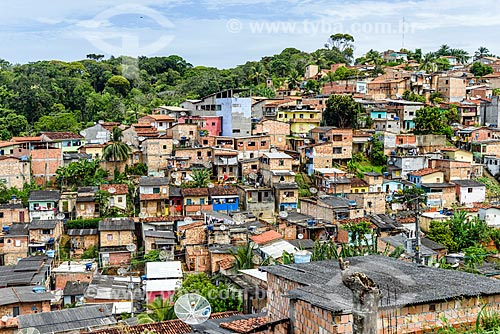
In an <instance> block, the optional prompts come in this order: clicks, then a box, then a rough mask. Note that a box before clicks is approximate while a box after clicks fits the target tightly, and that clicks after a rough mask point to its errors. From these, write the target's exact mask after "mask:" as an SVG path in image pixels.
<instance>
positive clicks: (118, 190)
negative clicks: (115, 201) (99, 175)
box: [99, 184, 128, 195]
mask: <svg viewBox="0 0 500 334" xmlns="http://www.w3.org/2000/svg"><path fill="white" fill-rule="evenodd" d="M99 188H100V190H103V191H107V192H109V189H111V188H114V189H115V192H114V193H113V195H126V194H128V185H126V184H101V186H100V187H99Z"/></svg>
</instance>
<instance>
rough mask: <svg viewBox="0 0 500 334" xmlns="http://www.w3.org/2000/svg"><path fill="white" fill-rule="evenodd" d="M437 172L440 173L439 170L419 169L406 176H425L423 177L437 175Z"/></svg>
mask: <svg viewBox="0 0 500 334" xmlns="http://www.w3.org/2000/svg"><path fill="white" fill-rule="evenodd" d="M437 172H440V170H439V169H434V168H423V169H419V170H416V171H414V172H411V173H408V174H409V175H413V176H425V175H429V174H432V173H437Z"/></svg>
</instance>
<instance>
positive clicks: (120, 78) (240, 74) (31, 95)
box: [0, 34, 354, 140]
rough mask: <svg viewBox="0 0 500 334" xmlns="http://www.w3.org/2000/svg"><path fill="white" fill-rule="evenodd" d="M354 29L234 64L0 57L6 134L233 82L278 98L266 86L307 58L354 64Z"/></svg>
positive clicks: (108, 114)
mask: <svg viewBox="0 0 500 334" xmlns="http://www.w3.org/2000/svg"><path fill="white" fill-rule="evenodd" d="M353 42H354V39H353V38H352V36H349V35H342V34H340V35H334V36H332V37H331V38H330V39H329V40H328V43H327V44H325V46H324V47H323V48H320V49H318V50H316V51H314V52H312V53H307V52H303V51H300V50H298V49H294V48H287V49H285V50H283V51H282V52H281V53H280V54H277V55H274V56H270V57H264V58H262V59H261V60H260V61H249V62H247V63H245V64H243V65H240V66H237V67H235V68H231V69H217V68H213V67H203V66H193V65H192V64H190V63H189V62H188V61H186V60H185V59H183V58H181V57H179V56H176V55H171V56H168V57H150V58H148V57H139V58H138V59H134V58H130V57H111V58H109V59H104V57H103V56H102V55H98V54H89V55H87V59H84V60H81V61H75V62H63V61H57V60H52V61H37V62H33V63H28V64H19V65H13V64H10V63H9V62H8V61H5V60H1V59H0V139H3V140H6V139H9V138H10V137H12V136H18V135H23V134H27V133H37V132H39V131H48V130H50V131H63V130H64V131H68V130H69V131H78V130H80V129H81V128H82V127H85V126H87V125H88V124H92V123H93V122H96V121H98V120H106V121H118V122H123V123H126V124H127V123H128V124H130V123H133V122H135V120H136V119H137V118H138V117H140V116H142V115H144V114H147V113H149V112H150V110H151V109H152V108H154V107H156V106H159V105H162V104H167V105H175V104H177V103H179V102H180V101H182V100H183V99H186V98H198V97H201V96H204V95H207V94H210V93H214V92H217V91H219V90H222V89H227V88H235V87H238V88H251V89H252V92H253V94H255V95H262V96H268V97H272V96H273V95H274V91H273V90H272V89H269V88H267V87H266V79H267V78H272V80H273V84H274V86H275V87H282V86H283V85H288V86H290V87H291V88H295V87H294V86H298V85H299V83H300V82H301V79H302V76H303V73H304V70H305V67H306V66H307V65H308V64H319V65H320V66H321V67H325V68H326V67H329V66H330V64H333V63H338V62H346V63H350V62H351V61H352V56H353V47H352V43H353Z"/></svg>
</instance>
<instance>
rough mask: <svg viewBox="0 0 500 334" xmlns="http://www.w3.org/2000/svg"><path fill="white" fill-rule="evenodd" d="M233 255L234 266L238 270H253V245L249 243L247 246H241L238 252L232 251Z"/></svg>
mask: <svg viewBox="0 0 500 334" xmlns="http://www.w3.org/2000/svg"><path fill="white" fill-rule="evenodd" d="M232 255H233V256H234V266H235V268H236V269H237V270H240V269H253V267H254V263H253V261H252V257H253V252H252V243H250V242H247V243H246V245H244V246H239V247H238V248H237V249H236V251H232Z"/></svg>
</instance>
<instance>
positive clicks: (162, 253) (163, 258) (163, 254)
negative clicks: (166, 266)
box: [158, 250, 168, 261]
mask: <svg viewBox="0 0 500 334" xmlns="http://www.w3.org/2000/svg"><path fill="white" fill-rule="evenodd" d="M158 257H159V258H160V260H161V261H167V260H168V253H167V251H166V250H161V251H160V253H159V254H158Z"/></svg>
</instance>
